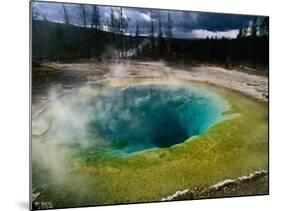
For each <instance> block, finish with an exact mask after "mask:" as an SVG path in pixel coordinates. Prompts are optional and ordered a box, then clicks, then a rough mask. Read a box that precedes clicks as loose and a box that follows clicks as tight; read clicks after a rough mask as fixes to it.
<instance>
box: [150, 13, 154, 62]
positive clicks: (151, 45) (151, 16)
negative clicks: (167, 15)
mask: <svg viewBox="0 0 281 211" xmlns="http://www.w3.org/2000/svg"><path fill="white" fill-rule="evenodd" d="M150 50H151V54H152V55H151V57H152V58H155V53H154V52H155V40H154V21H153V15H152V10H150Z"/></svg>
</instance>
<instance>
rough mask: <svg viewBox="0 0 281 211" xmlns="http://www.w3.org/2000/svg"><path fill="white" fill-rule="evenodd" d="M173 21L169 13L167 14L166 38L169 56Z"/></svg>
mask: <svg viewBox="0 0 281 211" xmlns="http://www.w3.org/2000/svg"><path fill="white" fill-rule="evenodd" d="M172 31H173V21H172V19H171V14H170V11H169V12H168V25H167V38H168V55H170V54H171V39H172V37H173V32H172Z"/></svg>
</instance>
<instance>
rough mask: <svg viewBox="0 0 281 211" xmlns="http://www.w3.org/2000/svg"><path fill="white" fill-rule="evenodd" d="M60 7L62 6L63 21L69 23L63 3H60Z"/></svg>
mask: <svg viewBox="0 0 281 211" xmlns="http://www.w3.org/2000/svg"><path fill="white" fill-rule="evenodd" d="M62 8H63V17H64V23H65V24H67V25H69V23H70V22H69V17H68V12H67V9H66V7H65V4H62Z"/></svg>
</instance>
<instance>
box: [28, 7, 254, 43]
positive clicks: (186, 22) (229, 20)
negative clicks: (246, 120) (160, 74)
mask: <svg viewBox="0 0 281 211" xmlns="http://www.w3.org/2000/svg"><path fill="white" fill-rule="evenodd" d="M65 6H66V8H67V11H68V13H69V16H70V17H69V19H70V23H71V24H73V25H81V24H82V22H81V18H80V17H81V5H79V4H65ZM85 8H86V13H87V23H88V25H90V18H91V10H92V6H91V5H86V6H85ZM112 8H113V10H114V12H115V15H116V16H117V15H118V13H119V7H112ZM99 10H100V15H101V23H102V24H106V22H107V21H108V20H109V18H110V12H111V7H109V6H99ZM33 12H36V13H38V14H39V16H38V19H43V18H44V17H45V18H47V20H49V21H53V22H63V21H64V16H63V9H62V3H53V2H48V3H47V2H33ZM151 13H152V15H151ZM123 14H124V15H125V16H127V17H128V18H129V27H128V32H132V33H134V32H135V28H136V24H137V23H138V24H139V27H140V31H141V34H144V35H148V34H149V32H150V21H151V16H152V19H153V21H154V25H155V30H156V31H157V30H158V29H157V27H158V17H159V16H160V17H161V22H162V27H163V29H162V31H163V32H164V33H165V30H166V29H165V28H167V22H168V21H167V16H168V10H150V9H142V8H126V7H124V8H123ZM170 14H171V18H172V20H173V25H174V28H173V35H174V37H178V38H185V37H195V38H198V37H200V38H201V37H202V38H203V37H205V35H208V36H209V35H214V36H218V37H220V36H221V35H223V36H226V37H233V36H234V34H236V33H237V30H238V29H239V28H240V27H242V26H246V25H249V24H250V22H251V21H252V20H253V18H254V16H250V15H235V14H222V13H206V12H193V11H170Z"/></svg>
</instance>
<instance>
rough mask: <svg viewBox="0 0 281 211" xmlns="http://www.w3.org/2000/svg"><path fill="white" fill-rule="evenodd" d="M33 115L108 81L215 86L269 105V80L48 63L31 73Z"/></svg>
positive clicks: (202, 69)
mask: <svg viewBox="0 0 281 211" xmlns="http://www.w3.org/2000/svg"><path fill="white" fill-rule="evenodd" d="M32 73H33V74H32V114H33V115H34V114H36V113H37V112H38V111H40V109H42V108H43V107H44V105H46V104H47V103H48V101H49V100H50V98H51V96H52V93H54V90H55V93H56V95H64V94H65V93H69V92H71V90H73V89H76V88H78V87H80V86H84V85H86V84H87V83H91V82H94V81H98V80H103V79H108V78H116V77H117V78H127V77H141V78H152V77H157V78H161V77H171V78H177V79H186V80H195V81H202V82H207V83H212V84H216V85H220V86H223V87H227V88H230V89H234V90H237V91H240V92H242V93H244V94H246V95H249V96H252V97H254V98H257V99H259V100H263V101H268V97H269V96H268V77H266V76H263V75H260V74H255V71H251V72H250V73H249V71H247V72H242V71H240V70H235V69H233V70H227V69H224V68H221V67H212V66H196V67H182V68H179V67H171V66H168V65H166V64H165V63H163V62H133V61H130V62H128V61H127V62H122V63H110V62H109V63H105V62H104V63H71V64H62V63H45V64H43V65H42V66H40V67H34V69H33V71H32Z"/></svg>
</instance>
